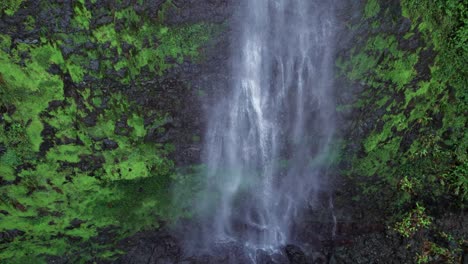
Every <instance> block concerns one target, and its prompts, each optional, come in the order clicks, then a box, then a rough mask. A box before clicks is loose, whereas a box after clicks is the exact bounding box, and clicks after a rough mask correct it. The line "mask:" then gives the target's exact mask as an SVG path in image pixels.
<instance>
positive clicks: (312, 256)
mask: <svg viewBox="0 0 468 264" xmlns="http://www.w3.org/2000/svg"><path fill="white" fill-rule="evenodd" d="M58 2H60V3H62V4H63V7H64V8H63V9H61V10H55V9H53V10H51V12H60V15H58V14H55V15H54V14H49V13H47V14H46V13H44V14H40V15H39V19H38V21H37V22H38V24H49V23H52V22H54V23H55V21H52V20H51V17H57V16H59V17H61V18H62V19H61V20H60V21H59V25H58V26H57V28H60V29H66V28H67V27H68V25H69V23H70V19H71V16H72V1H66V0H65V1H58ZM110 2H112V3H113V2H115V1H102V5H103V7H106V5H110ZM123 2H125V1H123ZM148 2H149V3H150V4H148V6H151V8H153V9H154V10H153V11H152V12H153V13H156V12H157V10H158V8H159V6H160V5H161V3H162V2H163V1H162V0H152V1H148ZM392 2H395V1H392ZM37 3H38V1H27V4H28V5H31V6H32V8H27V9H21V10H19V14H18V15H17V16H14V17H4V18H2V20H1V21H0V31H1V32H9V34H11V35H12V36H15V38H14V41H15V42H24V43H36V42H38V39H39V34H38V30H39V29H37V30H36V31H33V32H29V33H28V34H25V30H24V29H23V28H21V27H22V26H21V25H22V23H19V20H18V21H17V20H15V19H21V17H24V16H27V15H28V14H27V13H24V12H27V10H34V5H37ZM67 3H68V4H67ZM173 3H174V4H175V5H176V6H177V7H179V10H178V11H177V13H170V14H168V18H167V19H168V22H169V23H170V24H174V25H176V24H184V23H195V22H213V23H218V24H221V25H224V24H226V25H228V23H227V22H229V20H230V19H231V16H232V12H233V10H234V8H235V6H236V5H237V4H238V1H236V0H173ZM363 3H364V1H363V0H360V1H347V2H346V4H343V6H342V7H341V9H340V10H339V12H338V13H339V17H340V19H341V20H342V22H343V25H345V24H346V23H352V22H353V21H356V20H359V19H360V14H359V12H357V10H361V9H362V5H363ZM22 12H23V13H22ZM174 12H175V11H174ZM109 19H110V18H109V17H97V18H96V19H94V20H93V21H92V23H93V24H94V25H95V26H96V25H102V24H105V23H108V22H109ZM384 26H385V25H384ZM389 27H390V29H389V30H391V29H392V25H389ZM405 27H408V25H407V22H405V21H403V23H402V24H401V28H402V29H401V30H402V32H404V31H405V29H404V28H405ZM232 30H236V29H232V28H229V27H228V26H227V27H226V28H225V30H223V31H222V32H221V33H220V34H219V35H218V36H217V37H215V38H214V39H213V40H212V41H211V43H210V44H209V45H208V46H207V47H205V48H204V49H205V50H204V52H203V54H204V58H203V60H202V62H201V63H198V64H195V63H191V62H188V61H186V62H184V63H182V64H181V65H179V67H176V68H174V69H171V70H170V71H169V72H168V73H167V74H166V75H165V76H164V77H154V76H153V77H152V78H150V79H149V80H146V81H141V82H139V83H135V84H134V85H130V87H119V84H116V83H114V82H112V81H109V80H107V81H104V82H105V83H104V84H103V85H107V86H109V87H117V89H121V90H124V91H126V93H127V95H128V96H129V97H131V98H132V99H134V100H136V102H137V103H138V104H140V105H142V106H144V107H147V108H152V109H155V110H160V111H164V112H167V113H169V114H170V116H171V118H170V119H168V120H167V121H166V123H165V124H162V126H163V127H164V131H165V132H164V133H162V134H160V133H158V131H157V129H155V130H154V131H151V132H150V133H149V134H148V135H147V139H146V140H148V141H156V142H161V143H163V142H172V143H174V144H175V146H176V149H177V151H176V153H175V154H174V156H173V159H174V160H175V161H176V164H177V165H179V166H183V165H187V164H193V163H197V162H199V157H200V156H201V155H200V152H201V143H202V142H203V138H201V139H200V140H194V138H197V137H200V136H202V135H203V129H204V127H205V123H204V122H205V120H203V116H204V113H205V111H206V107H207V106H209V105H211V104H213V103H214V101H213V100H214V98H217V97H218V96H219V95H222V94H223V93H225V92H226V90H227V88H228V84H229V75H228V64H229V62H228V58H229V53H230V49H231V47H230V44H229V36H230V31H232ZM11 32H14V33H11ZM356 34H360V35H362V36H365V34H366V33H365V32H357V33H356ZM352 38H353V36H350V35H349V34H342V35H341V36H340V38H339V39H338V40H337V42H338V49H339V50H338V53H340V54H341V55H344V56H346V54H347V53H348V52H349V50H348V49H346V47H349V45H350V42H352ZM413 41H417V38H414V39H413ZM402 45H403V46H404V47H406V48H408V49H412V48H414V47H417V46H418V43H412V42H404V43H402ZM77 48H89V49H91V48H93V47H89V46H86V45H85V46H84V47H70V46H64V47H62V53H63V54H64V56H67V54H71V53H73V52H75V51H76V50H74V49H77ZM422 57H425V56H424V55H422ZM427 57H428V58H430V56H427ZM98 64H99V61H94V62H92V63H91V65H90V67H91V69H92V68H96V67H99V65H98ZM428 64H430V61H424V60H423V61H422V62H421V65H418V67H420V68H419V69H418V72H422V73H423V74H422V78H424V76H425V75H427V74H428V73H427V72H428V68H427V65H428ZM51 70H53V69H51ZM66 85H67V84H66ZM68 85H72V84H68ZM337 85H338V86H343V87H345V86H346V89H341V90H340V94H341V96H340V97H338V101H339V103H342V104H345V103H346V102H347V101H350V100H353V98H354V97H355V93H356V92H358V91H359V90H362V89H363V88H362V87H359V86H358V85H356V87H353V88H351V87H349V86H347V84H345V83H344V82H343V80H337ZM72 88H73V87H68V89H67V87H65V90H66V92H67V91H68V92H71V91H72V90H73V89H72ZM51 107H52V106H51ZM352 114H355V113H350V112H345V113H344V115H343V117H342V120H340V122H341V124H343V126H342V127H344V128H346V127H347V125H349V124H350V122H351V121H350V120H352V118H350V116H352ZM85 122H86V123H89V125H91V126H92V125H93V124H95V122H96V121H95V117H93V116H89V117H86V118H85ZM366 127H372V125H370V124H369V125H366V124H363V128H362V129H363V130H365V129H366ZM120 132H122V133H125V127H122V130H121V131H120ZM355 133H356V136H357V135H358V134H359V133H360V131H356V132H355ZM45 136H46V135H45ZM104 147H105V148H106V149H114V148H117V147H118V144H117V143H116V142H114V141H112V140H108V139H104ZM4 151H5V147H4V146H3V145H0V153H2V152H4ZM100 162H102V161H99V160H91V161H89V162H86V164H83V166H85V165H86V166H94V165H93V164H94V163H96V164H98V163H100ZM336 178H338V177H336ZM331 184H333V185H334V188H335V190H336V191H335V193H333V194H331V195H332V196H333V197H334V198H336V200H337V204H336V205H335V208H338V209H332V208H330V206H329V203H328V201H329V195H330V194H324V195H323V197H322V198H321V200H322V204H321V205H320V206H318V207H316V208H314V209H310V210H309V211H307V213H305V214H304V215H303V216H302V218H301V219H300V220H298V221H297V223H295V232H296V234H297V235H296V237H297V241H296V242H295V243H293V244H291V245H285V247H284V248H283V249H281V250H280V251H279V252H277V253H275V254H271V253H268V252H265V251H261V250H259V251H257V252H255V254H254V255H255V257H254V260H255V261H256V263H259V264H273V263H276V264H287V263H291V264H309V263H316V264H319V263H333V264H335V263H336V264H338V263H412V262H414V259H412V258H411V256H414V250H415V248H417V247H419V246H420V245H418V244H417V242H415V240H411V239H403V238H401V237H400V236H398V235H397V234H395V233H394V232H393V231H392V230H390V229H389V228H388V227H387V226H386V225H385V224H384V223H382V219H379V216H378V212H375V211H372V204H371V203H368V204H365V205H364V204H363V203H362V202H354V201H351V199H349V197H351V195H350V194H352V193H353V192H354V190H353V188H354V187H353V186H352V184H351V183H349V182H345V181H339V180H336V179H335V180H332V183H331ZM369 209H371V210H369ZM0 213H2V212H0ZM333 216H335V217H336V219H337V222H336V223H335V222H334V220H333ZM440 219H441V220H440V223H438V224H439V225H441V226H444V227H445V228H446V229H448V230H456V232H459V233H461V234H463V233H464V234H467V233H468V230H467V229H468V224H467V223H468V218H467V217H466V216H463V215H461V216H460V215H449V214H447V215H446V216H444V217H441V218H440ZM17 235H18V233H17V231H16V230H13V231H11V232H4V233H1V234H0V241H3V240H6V241H7V240H11V239H13V238H14V237H15V236H17ZM118 247H119V248H120V249H122V250H124V251H126V252H127V253H126V254H125V255H124V256H122V257H121V258H119V259H118V260H116V261H115V262H113V263H117V264H198V263H200V264H201V263H204V264H205V263H206V264H209V263H250V262H251V261H252V256H249V255H247V254H246V253H245V252H244V251H243V250H242V248H241V247H240V246H239V245H236V244H229V245H225V246H224V247H220V248H217V249H213V251H212V253H210V254H200V256H190V255H187V254H185V253H184V251H183V246H182V241H180V240H179V239H178V236H177V235H176V233H174V232H172V231H169V230H167V229H164V228H163V229H161V230H159V231H152V232H143V233H138V234H136V235H134V236H132V237H129V238H127V239H124V240H122V241H121V242H120V243H119V245H118ZM463 261H464V263H468V255H467V254H465V256H464V259H463ZM51 263H61V262H59V261H56V262H54V261H52V262H51Z"/></svg>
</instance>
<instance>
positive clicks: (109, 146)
mask: <svg viewBox="0 0 468 264" xmlns="http://www.w3.org/2000/svg"><path fill="white" fill-rule="evenodd" d="M118 147H119V144H118V143H117V142H115V141H114V140H111V139H107V138H106V139H104V140H103V141H102V148H103V150H113V149H116V148H118Z"/></svg>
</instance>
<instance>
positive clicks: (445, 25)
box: [337, 0, 468, 263]
mask: <svg viewBox="0 0 468 264" xmlns="http://www.w3.org/2000/svg"><path fill="white" fill-rule="evenodd" d="M380 2H381V3H383V1H380ZM379 6H380V5H379V1H376V0H369V1H368V3H367V5H366V6H365V10H364V17H365V18H366V19H367V21H368V22H371V23H372V22H373V21H376V20H377V19H379V22H382V21H381V20H382V18H375V16H376V15H377V14H378V13H379V12H380V13H381V14H385V17H386V18H387V19H389V20H390V21H383V22H382V23H387V24H389V23H390V24H391V23H393V25H395V28H397V29H398V26H399V25H398V24H397V22H396V21H395V20H391V19H394V17H395V15H391V14H390V13H388V12H389V10H380V8H379ZM401 9H402V16H405V17H407V18H409V19H410V20H411V22H412V24H411V29H410V30H409V31H408V32H407V33H406V35H405V36H404V37H402V36H401V35H397V34H391V33H381V32H379V28H376V29H374V31H372V32H371V33H370V34H369V36H366V37H358V41H360V43H359V44H358V45H356V47H355V48H354V49H353V51H352V55H351V56H350V58H346V59H345V58H340V59H339V60H338V62H337V65H338V67H339V68H340V69H341V71H342V73H343V74H344V75H345V76H346V77H347V78H348V79H349V80H351V81H356V82H360V83H361V84H363V85H365V86H366V87H367V89H365V92H363V93H362V94H361V95H360V98H359V100H358V101H357V102H355V104H354V105H353V107H354V108H355V109H357V110H358V111H359V112H360V113H361V114H360V116H359V118H358V119H359V120H358V122H356V123H355V128H354V129H356V130H361V131H363V132H364V134H361V135H360V136H362V137H363V140H362V144H361V149H360V150H359V151H355V152H353V153H351V154H352V155H353V162H352V164H351V166H349V168H348V169H347V170H346V173H347V174H348V175H349V177H352V178H353V179H354V180H355V181H359V182H360V185H361V192H362V193H363V194H364V195H372V197H375V199H376V201H377V202H379V203H380V206H381V209H382V211H383V212H385V213H386V214H387V215H388V217H389V219H390V222H391V223H393V225H394V227H395V228H394V229H395V230H397V231H398V232H399V233H401V234H402V235H403V236H405V237H413V236H414V234H415V233H416V232H419V231H420V230H422V229H431V228H432V226H433V225H432V224H431V221H430V219H431V215H433V216H439V215H441V214H443V213H444V212H445V211H446V210H459V209H460V208H461V209H463V208H466V207H467V202H468V177H467V175H468V159H467V148H468V134H467V133H466V127H467V118H466V113H467V111H468V108H467V102H468V99H467V96H468V90H467V87H468V81H467V78H466V77H467V76H468V72H467V71H468V68H467V67H466V65H468V53H467V51H468V27H467V23H468V15H467V12H466V10H467V6H466V5H464V4H463V3H462V1H455V0H453V1H446V0H440V1H435V2H434V1H416V0H403V1H402V2H401ZM399 16H401V15H399ZM358 27H359V26H358ZM412 43H417V45H412ZM369 122H371V123H372V126H371V127H369V126H368V125H364V123H369ZM356 199H359V197H356ZM395 212H397V214H395ZM434 228H435V227H434ZM428 243H429V242H428ZM430 243H432V242H430ZM433 244H434V243H433ZM434 245H435V244H434ZM431 252H432V253H433V254H435V255H433V257H434V256H436V257H437V256H438V255H437V254H436V253H434V252H435V251H431ZM426 253H427V252H426ZM432 253H431V254H432ZM423 255H424V254H423ZM423 255H421V256H423ZM424 256H426V257H427V256H428V255H427V254H426V255H424ZM439 257H440V256H439ZM441 258H442V257H441ZM428 259H429V258H428ZM442 259H444V258H442ZM418 261H419V260H418ZM421 261H422V260H421ZM421 263H423V262H421Z"/></svg>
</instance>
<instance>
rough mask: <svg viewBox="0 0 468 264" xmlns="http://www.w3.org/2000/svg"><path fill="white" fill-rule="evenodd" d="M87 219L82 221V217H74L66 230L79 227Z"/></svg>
mask: <svg viewBox="0 0 468 264" xmlns="http://www.w3.org/2000/svg"><path fill="white" fill-rule="evenodd" d="M84 222H85V221H82V220H80V219H77V218H75V219H73V220H71V221H70V225H69V226H68V227H66V228H65V229H66V230H71V229H75V228H79V227H80V226H81V224H83V223H84Z"/></svg>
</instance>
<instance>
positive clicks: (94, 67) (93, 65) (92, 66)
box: [89, 60, 99, 71]
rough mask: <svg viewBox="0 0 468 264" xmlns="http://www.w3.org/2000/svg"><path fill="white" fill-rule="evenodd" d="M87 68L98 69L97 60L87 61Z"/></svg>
mask: <svg viewBox="0 0 468 264" xmlns="http://www.w3.org/2000/svg"><path fill="white" fill-rule="evenodd" d="M89 69H90V70H93V71H98V70H99V60H92V61H91V62H90V63H89Z"/></svg>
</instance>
